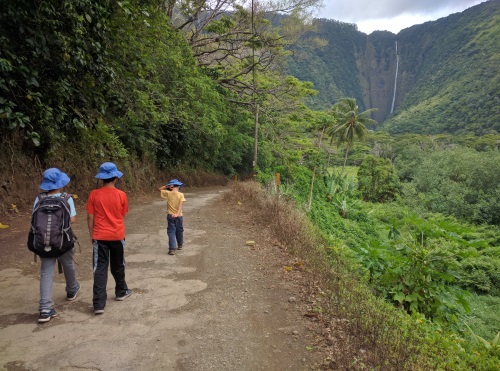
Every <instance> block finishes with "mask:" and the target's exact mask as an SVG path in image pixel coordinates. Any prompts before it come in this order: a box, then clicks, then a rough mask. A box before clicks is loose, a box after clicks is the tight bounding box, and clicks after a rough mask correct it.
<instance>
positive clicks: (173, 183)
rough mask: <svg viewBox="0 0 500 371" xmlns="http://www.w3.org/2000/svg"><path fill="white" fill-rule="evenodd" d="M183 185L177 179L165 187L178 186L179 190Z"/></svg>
mask: <svg viewBox="0 0 500 371" xmlns="http://www.w3.org/2000/svg"><path fill="white" fill-rule="evenodd" d="M183 185H184V183H182V182H181V181H180V180H178V179H172V180H171V181H170V182H168V183H167V187H169V186H179V189H181V188H182V186H183Z"/></svg>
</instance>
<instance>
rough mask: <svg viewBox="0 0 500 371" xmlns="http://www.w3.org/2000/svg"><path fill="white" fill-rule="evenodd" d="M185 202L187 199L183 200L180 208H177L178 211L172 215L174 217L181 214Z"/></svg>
mask: <svg viewBox="0 0 500 371" xmlns="http://www.w3.org/2000/svg"><path fill="white" fill-rule="evenodd" d="M184 202H185V201H182V202H181V203H180V204H179V208H178V209H177V213H175V214H173V215H172V216H173V217H174V218H177V217H178V216H179V214H181V213H182V205H184Z"/></svg>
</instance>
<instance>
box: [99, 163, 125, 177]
mask: <svg viewBox="0 0 500 371" xmlns="http://www.w3.org/2000/svg"><path fill="white" fill-rule="evenodd" d="M122 176H123V173H122V172H121V171H119V170H118V168H117V167H116V165H115V164H113V163H112V162H105V163H104V164H102V165H101V167H100V168H99V172H98V173H97V175H96V176H95V177H96V178H97V179H111V178H114V177H118V178H121V177H122Z"/></svg>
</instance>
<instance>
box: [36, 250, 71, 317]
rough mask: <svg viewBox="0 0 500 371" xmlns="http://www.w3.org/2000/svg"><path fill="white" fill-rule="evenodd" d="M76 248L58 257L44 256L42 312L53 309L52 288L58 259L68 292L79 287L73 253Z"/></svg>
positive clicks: (41, 291) (41, 296) (41, 277)
mask: <svg viewBox="0 0 500 371" xmlns="http://www.w3.org/2000/svg"><path fill="white" fill-rule="evenodd" d="M74 253H75V249H71V250H69V251H68V252H66V253H64V254H63V255H61V256H60V257H58V258H42V257H40V260H41V261H42V267H41V268H40V307H39V309H40V312H48V311H50V310H51V309H52V306H53V305H54V302H53V301H52V290H53V287H54V268H55V266H56V260H59V262H60V263H61V266H62V268H63V272H64V278H65V279H66V292H71V293H73V292H75V291H78V289H79V283H78V281H77V280H76V271H75V262H74V261H73V255H74Z"/></svg>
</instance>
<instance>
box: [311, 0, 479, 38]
mask: <svg viewBox="0 0 500 371" xmlns="http://www.w3.org/2000/svg"><path fill="white" fill-rule="evenodd" d="M323 1H324V8H323V9H322V10H320V11H319V12H318V13H317V15H316V17H317V18H327V19H336V20H338V21H342V22H347V23H355V24H356V25H357V26H358V30H359V31H361V32H364V33H366V34H370V33H372V32H373V31H384V30H387V31H391V32H393V33H398V32H399V31H400V30H402V29H404V28H407V27H410V26H413V25H415V24H421V23H424V22H427V21H434V20H436V19H438V18H442V17H446V16H447V15H450V14H452V13H457V12H461V11H463V10H465V9H467V8H470V7H471V6H474V5H477V4H480V3H482V2H484V1H485V0H323Z"/></svg>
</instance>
